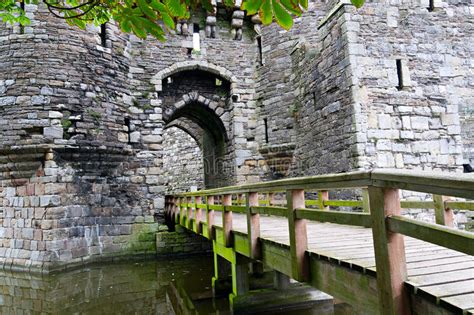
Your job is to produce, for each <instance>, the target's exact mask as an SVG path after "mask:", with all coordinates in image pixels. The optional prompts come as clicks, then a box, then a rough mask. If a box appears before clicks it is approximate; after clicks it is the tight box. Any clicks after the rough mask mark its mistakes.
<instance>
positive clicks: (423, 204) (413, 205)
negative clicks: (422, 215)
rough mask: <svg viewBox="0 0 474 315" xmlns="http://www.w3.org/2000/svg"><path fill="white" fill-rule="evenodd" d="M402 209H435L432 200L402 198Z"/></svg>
mask: <svg viewBox="0 0 474 315" xmlns="http://www.w3.org/2000/svg"><path fill="white" fill-rule="evenodd" d="M400 206H401V207H402V209H433V208H434V204H433V202H432V201H416V200H402V201H400Z"/></svg>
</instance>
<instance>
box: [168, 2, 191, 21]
mask: <svg viewBox="0 0 474 315" xmlns="http://www.w3.org/2000/svg"><path fill="white" fill-rule="evenodd" d="M165 4H166V7H167V8H168V11H169V12H170V13H171V15H172V16H174V17H185V16H186V13H187V8H186V5H185V4H184V3H181V1H180V0H165Z"/></svg>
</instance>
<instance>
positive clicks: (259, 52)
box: [257, 36, 263, 66]
mask: <svg viewBox="0 0 474 315" xmlns="http://www.w3.org/2000/svg"><path fill="white" fill-rule="evenodd" d="M257 45H258V62H259V63H260V65H261V66H263V51H262V37H261V36H258V37H257Z"/></svg>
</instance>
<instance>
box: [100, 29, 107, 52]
mask: <svg viewBox="0 0 474 315" xmlns="http://www.w3.org/2000/svg"><path fill="white" fill-rule="evenodd" d="M100 44H101V45H102V46H103V47H106V46H107V27H106V25H105V23H104V24H101V25H100Z"/></svg>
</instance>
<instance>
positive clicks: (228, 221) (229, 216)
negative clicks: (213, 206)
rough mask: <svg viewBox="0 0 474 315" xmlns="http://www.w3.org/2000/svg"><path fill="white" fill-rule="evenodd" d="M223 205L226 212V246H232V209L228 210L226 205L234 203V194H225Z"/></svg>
mask: <svg viewBox="0 0 474 315" xmlns="http://www.w3.org/2000/svg"><path fill="white" fill-rule="evenodd" d="M222 205H223V206H224V214H223V216H222V225H223V229H224V242H225V246H226V247H231V246H232V239H231V237H232V234H231V231H232V211H227V210H226V208H227V207H226V206H231V205H232V195H231V194H225V195H224V196H223V199H222Z"/></svg>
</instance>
